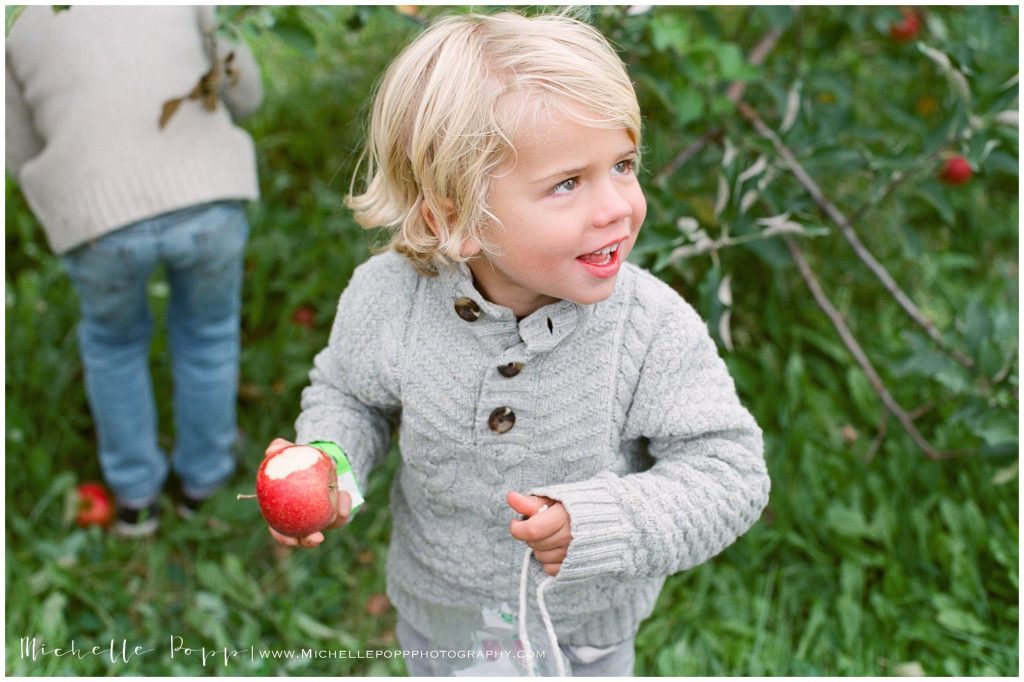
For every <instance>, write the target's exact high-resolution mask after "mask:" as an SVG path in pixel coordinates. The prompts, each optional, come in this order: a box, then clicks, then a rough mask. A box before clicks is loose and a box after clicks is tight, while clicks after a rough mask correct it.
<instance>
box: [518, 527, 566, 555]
mask: <svg viewBox="0 0 1024 682" xmlns="http://www.w3.org/2000/svg"><path fill="white" fill-rule="evenodd" d="M571 541H572V534H571V533H570V532H569V529H568V528H566V527H565V526H562V527H561V528H559V529H558V530H557V531H555V532H554V533H553V534H551V535H548V536H546V537H543V538H540V539H538V540H527V541H525V542H526V544H528V545H529V546H530V547H532V548H533V549H536V550H540V551H547V550H552V549H559V548H561V549H563V550H564V549H565V548H566V547H568V546H569V543H570V542H571Z"/></svg>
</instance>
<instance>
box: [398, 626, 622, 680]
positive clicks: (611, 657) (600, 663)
mask: <svg viewBox="0 0 1024 682" xmlns="http://www.w3.org/2000/svg"><path fill="white" fill-rule="evenodd" d="M395 634H396V635H397V636H398V642H399V644H400V645H401V647H402V649H403V650H404V651H429V650H430V641H429V640H428V639H427V637H426V636H425V635H423V634H421V633H420V632H419V631H418V630H416V629H414V628H413V627H412V626H411V625H409V623H407V622H406V621H405V620H404V619H402V618H399V619H398V627H397V628H396V630H395ZM559 648H560V649H561V650H562V653H564V654H565V656H566V658H568V659H569V663H570V665H571V666H572V676H573V677H632V676H633V664H634V662H635V659H636V652H635V650H634V640H633V639H628V640H626V641H625V642H621V643H619V644H615V645H612V646H608V647H590V646H574V645H569V644H562V645H561V646H560V647H559ZM405 666H406V669H407V670H408V672H409V676H410V677H438V676H439V675H441V673H439V672H438V670H437V669H436V667H435V665H434V660H433V659H431V658H429V657H427V656H420V657H408V658H406V659H405Z"/></svg>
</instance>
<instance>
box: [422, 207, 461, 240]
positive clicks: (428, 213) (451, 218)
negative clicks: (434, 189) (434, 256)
mask: <svg viewBox="0 0 1024 682" xmlns="http://www.w3.org/2000/svg"><path fill="white" fill-rule="evenodd" d="M440 203H441V205H442V206H443V208H444V212H445V214H446V215H445V216H444V217H445V223H447V224H450V225H451V224H452V223H454V222H455V217H456V216H455V204H454V203H453V202H452V200H451V199H443V200H441V202H440ZM420 213H421V214H422V215H423V219H424V220H425V221H426V222H427V226H428V227H430V231H431V232H433V233H434V237H435V238H437V240H438V241H441V242H443V241H444V240H446V239H447V235H441V233H440V232H441V227H440V225H438V224H437V218H436V217H435V216H434V212H433V211H432V210H430V205H429V204H428V203H427V201H426V199H424V200H423V201H422V202H420Z"/></svg>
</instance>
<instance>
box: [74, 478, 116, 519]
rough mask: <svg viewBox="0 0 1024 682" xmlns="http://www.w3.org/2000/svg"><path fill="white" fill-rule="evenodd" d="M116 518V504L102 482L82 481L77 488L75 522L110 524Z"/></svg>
mask: <svg viewBox="0 0 1024 682" xmlns="http://www.w3.org/2000/svg"><path fill="white" fill-rule="evenodd" d="M113 520H114V504H113V503H112V502H111V501H110V495H108V494H107V489H106V488H104V487H103V484H101V483H93V482H89V483H82V484H81V485H79V486H78V487H77V488H76V489H75V523H76V524H77V525H78V526H80V527H82V528H86V527H88V526H109V525H110V522H111V521H113Z"/></svg>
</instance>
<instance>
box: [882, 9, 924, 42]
mask: <svg viewBox="0 0 1024 682" xmlns="http://www.w3.org/2000/svg"><path fill="white" fill-rule="evenodd" d="M900 12H902V13H903V19H902V20H901V21H898V22H896V23H895V24H893V25H892V26H890V27H889V37H890V38H892V39H893V40H895V41H896V42H897V43H905V42H907V41H908V40H913V39H914V38H916V37H917V33H918V31H920V30H921V19H920V17H918V16H917V12H915V11H914V10H912V9H910V8H909V7H904V8H902V9H901V10H900Z"/></svg>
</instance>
